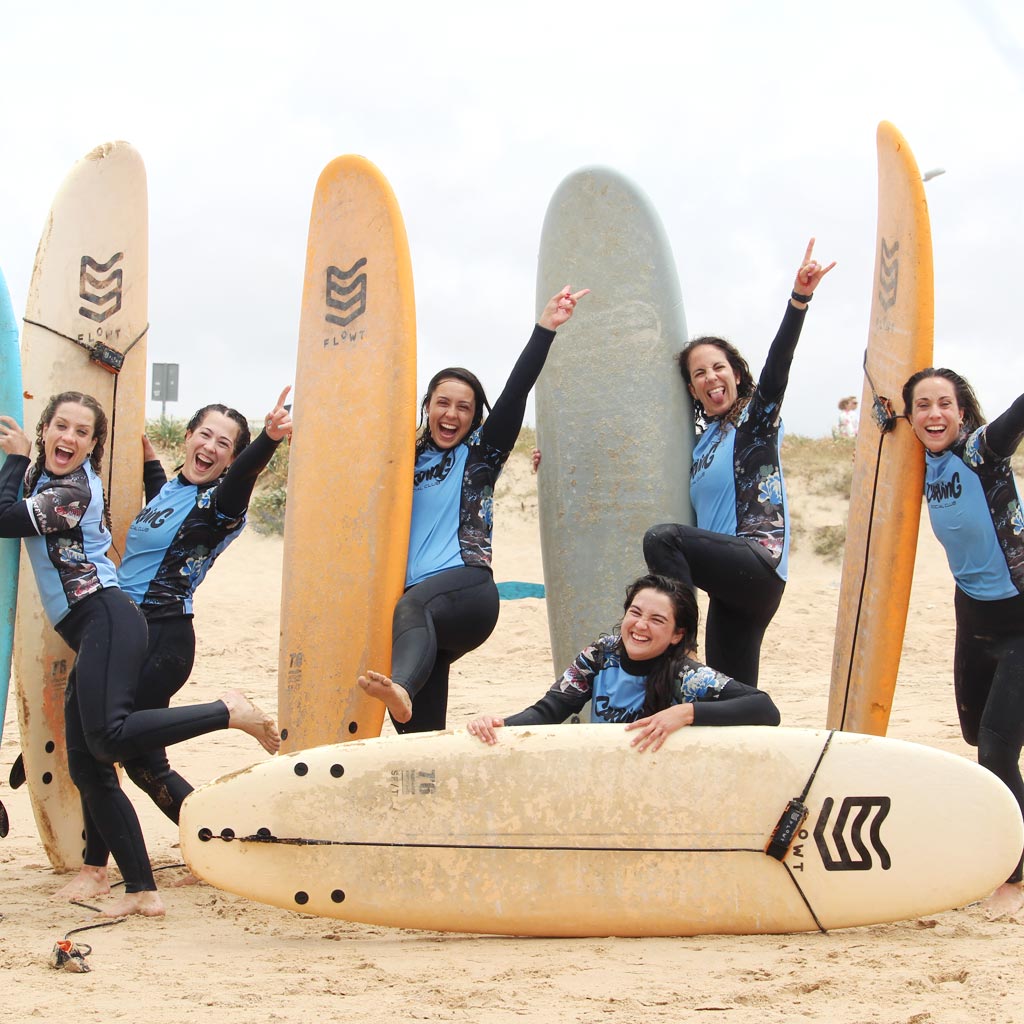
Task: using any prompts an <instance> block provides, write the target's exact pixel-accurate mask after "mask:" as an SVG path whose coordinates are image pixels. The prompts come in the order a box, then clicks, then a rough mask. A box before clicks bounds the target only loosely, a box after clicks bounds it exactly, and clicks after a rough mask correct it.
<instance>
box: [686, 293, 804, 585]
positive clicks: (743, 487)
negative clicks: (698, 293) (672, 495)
mask: <svg viewBox="0 0 1024 1024" xmlns="http://www.w3.org/2000/svg"><path fill="white" fill-rule="evenodd" d="M806 312H807V311H806V309H797V308H796V307H795V306H793V305H792V304H791V303H787V304H786V314H785V316H784V317H783V318H782V324H781V325H780V327H779V331H778V333H777V334H776V335H775V340H774V341H773V342H772V344H771V348H770V349H769V350H768V358H767V359H766V360H765V364H764V369H763V370H762V371H761V376H760V378H759V380H758V382H757V387H756V388H755V389H754V394H753V395H752V396H751V398H750V401H749V402H748V403H747V405H746V407H745V408H744V409H743V411H742V412H741V413H740V418H739V422H738V423H737V424H736V425H735V426H733V424H732V423H730V422H729V421H728V420H727V419H713V420H711V421H710V422H709V424H708V426H707V427H706V428H705V430H704V432H703V433H702V434H701V435H700V437H699V438H698V439H697V444H696V447H695V448H694V450H693V463H692V464H691V466H690V500H691V501H692V502H693V509H694V512H695V513H696V515H697V526H698V527H700V528H701V529H702V530H710V531H712V532H713V533H724V534H728V535H731V536H735V537H745V538H748V539H749V540H752V541H755V542H756V543H757V544H759V545H761V547H762V548H763V549H764V550H765V552H766V553H767V554H768V556H769V557H770V558H771V559H772V561H773V562H774V563H775V572H776V573H777V575H778V576H779V578H780V579H782V580H785V579H786V575H787V572H788V568H789V517H788V513H787V508H786V483H785V480H784V478H783V475H782V459H781V457H780V455H779V448H780V446H781V444H782V436H783V428H782V420H781V419H780V412H781V408H782V400H783V398H784V397H785V394H786V386H787V384H788V383H789V370H790V367H791V366H792V364H793V353H794V352H795V351H796V344H797V342H798V341H799V340H800V331H801V329H802V328H803V323H804V316H805V314H806Z"/></svg>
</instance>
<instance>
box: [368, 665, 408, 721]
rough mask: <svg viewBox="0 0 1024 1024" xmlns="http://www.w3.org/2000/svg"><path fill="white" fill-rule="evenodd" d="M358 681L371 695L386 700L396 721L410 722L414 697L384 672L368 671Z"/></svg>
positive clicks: (385, 702)
mask: <svg viewBox="0 0 1024 1024" xmlns="http://www.w3.org/2000/svg"><path fill="white" fill-rule="evenodd" d="M357 682H358V683H359V685H360V686H361V687H362V688H363V689H364V690H365V691H366V692H367V693H368V694H369V695H370V696H371V697H376V698H377V700H379V701H383V702H384V706H385V707H386V708H387V709H388V711H390V712H391V717H392V718H393V719H394V720H395V721H396V722H408V721H409V719H410V718H412V698H411V697H410V696H409V694H408V693H407V692H406V691H405V690H403V689H402V687H401V686H397V685H396V684H395V683H393V682H392V681H391V680H390V679H389V678H388V677H387V676H386V675H384V673H383V672H367V673H366V675H365V676H360V677H359V679H358V680H357Z"/></svg>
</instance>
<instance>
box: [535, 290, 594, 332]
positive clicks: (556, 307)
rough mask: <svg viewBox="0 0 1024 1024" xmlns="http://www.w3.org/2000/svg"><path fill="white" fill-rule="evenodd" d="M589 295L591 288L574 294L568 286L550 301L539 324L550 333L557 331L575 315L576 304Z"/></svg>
mask: <svg viewBox="0 0 1024 1024" xmlns="http://www.w3.org/2000/svg"><path fill="white" fill-rule="evenodd" d="M589 294H590V289H589V288H584V289H583V291H580V292H574V291H573V290H572V289H571V288H570V287H569V286H568V285H566V286H565V287H564V288H563V289H562V290H561V291H560V292H559V293H558V294H557V295H553V296H552V297H551V298H550V299H549V300H548V304H547V305H546V306H545V307H544V312H543V313H541V315H540V319H539V320H538V321H537V323H539V324H540V325H541V327H546V328H547V329H548V330H549V331H557V330H558V328H559V327H561V326H562V324H564V323H566V322H568V320H569V318H570V317H571V316H572V314H573V310H574V309H575V308H576V303H577V302H579V301H580V299H582V298H583V296H584V295H589Z"/></svg>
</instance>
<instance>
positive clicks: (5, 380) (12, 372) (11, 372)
mask: <svg viewBox="0 0 1024 1024" xmlns="http://www.w3.org/2000/svg"><path fill="white" fill-rule="evenodd" d="M0 414H3V415H4V416H13V417H14V418H15V419H16V420H17V421H18V423H22V415H23V413H22V394H21V353H20V352H19V350H18V321H17V319H16V318H15V316H14V308H13V307H12V305H11V296H10V292H9V291H8V290H7V282H6V280H5V279H4V275H3V271H2V270H0ZM5 458H6V456H5V455H4V454H3V453H2V452H0V464H2V463H3V460H4V459H5ZM20 555H21V542H20V541H19V540H18V538H17V537H0V743H2V742H3V735H4V718H5V717H6V714H7V695H8V693H9V691H10V683H11V656H12V654H13V652H14V613H15V608H16V607H17V603H18V602H17V598H18V563H19V558H20Z"/></svg>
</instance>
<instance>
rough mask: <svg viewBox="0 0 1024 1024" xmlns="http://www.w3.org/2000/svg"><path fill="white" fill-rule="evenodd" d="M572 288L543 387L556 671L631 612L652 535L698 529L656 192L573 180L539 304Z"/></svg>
mask: <svg viewBox="0 0 1024 1024" xmlns="http://www.w3.org/2000/svg"><path fill="white" fill-rule="evenodd" d="M566 283H571V284H572V286H573V287H574V288H589V289H590V295H588V296H587V303H586V310H585V312H584V311H581V313H580V315H579V316H575V317H573V319H572V320H571V321H570V322H569V323H567V324H566V325H565V326H564V327H563V328H562V329H561V330H559V332H558V338H557V340H556V341H555V344H554V345H553V346H552V348H551V353H550V355H549V356H548V360H547V363H546V365H545V367H544V372H543V373H542V374H541V377H540V380H539V381H538V382H537V440H538V446H539V447H540V449H541V456H542V461H541V466H540V470H539V474H538V495H539V509H540V530H541V551H542V555H543V560H544V585H545V590H546V594H547V606H548V623H549V628H550V631H551V651H552V656H553V659H554V666H553V668H554V671H555V672H556V673H558V672H561V671H562V670H563V669H564V668H565V667H566V666H567V665H569V664H570V663H571V661H572V660H573V658H575V657H576V655H577V654H578V653H579V651H580V649H581V647H582V646H583V645H584V644H585V643H587V642H589V641H590V640H592V639H593V635H594V630H595V629H611V628H612V627H613V626H614V625H615V623H616V622H618V620H619V618H620V617H621V614H622V600H623V597H624V596H625V587H626V585H627V584H628V583H629V582H630V580H632V579H634V578H635V577H637V576H639V575H640V574H642V573H643V572H644V571H645V566H644V557H643V546H642V541H643V536H644V533H645V532H646V531H647V530H648V529H649V528H650V527H651V526H654V525H655V524H656V523H664V522H672V523H692V522H693V517H692V511H691V509H690V502H689V476H690V455H691V452H692V450H693V432H694V428H693V413H692V407H691V405H690V398H689V395H688V394H687V392H686V387H685V385H684V383H683V379H682V377H681V376H680V374H679V369H678V366H677V365H676V362H675V357H676V355H677V353H678V352H679V350H680V349H681V348H682V347H683V345H684V344H685V342H686V321H685V318H684V316H683V302H682V298H681V296H680V291H679V279H678V277H677V275H676V268H675V262H674V260H673V258H672V247H671V245H670V244H669V242H668V239H667V237H666V236H665V231H664V228H663V227H662V224H661V220H660V218H659V217H658V213H657V211H656V210H655V209H654V207H653V206H652V204H651V202H650V200H649V199H648V198H647V196H646V195H645V194H644V193H643V192H642V191H641V190H640V189H639V188H637V186H636V185H634V184H633V183H632V182H631V181H629V180H628V179H627V178H625V177H623V175H621V174H619V173H618V172H616V171H613V170H610V169H609V168H606V167H588V168H583V169H582V170H579V171H575V172H574V173H573V174H570V175H569V176H568V177H567V178H566V179H565V180H564V181H563V182H562V183H561V184H560V185H559V186H558V188H557V189H556V191H555V194H554V195H553V196H552V198H551V202H550V203H549V205H548V209H547V214H546V216H545V218H544V226H543V229H542V231H541V239H540V258H539V262H538V267H537V309H538V311H539V310H541V309H543V308H544V303H546V302H547V300H548V298H549V297H550V296H552V295H554V294H555V292H556V291H558V289H559V288H561V287H563V286H564V285H565V284H566Z"/></svg>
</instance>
